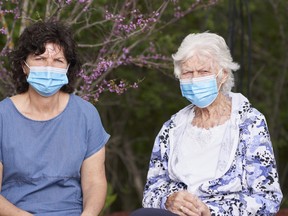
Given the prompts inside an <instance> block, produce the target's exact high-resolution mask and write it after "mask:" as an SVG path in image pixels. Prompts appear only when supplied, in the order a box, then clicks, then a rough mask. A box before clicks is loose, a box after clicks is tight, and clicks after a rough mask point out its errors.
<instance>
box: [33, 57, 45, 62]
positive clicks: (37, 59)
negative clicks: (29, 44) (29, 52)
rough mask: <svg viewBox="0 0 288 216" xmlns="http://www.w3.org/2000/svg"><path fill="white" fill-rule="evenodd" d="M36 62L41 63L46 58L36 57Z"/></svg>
mask: <svg viewBox="0 0 288 216" xmlns="http://www.w3.org/2000/svg"><path fill="white" fill-rule="evenodd" d="M34 60H36V61H41V60H44V58H43V57H41V56H35V58H34Z"/></svg>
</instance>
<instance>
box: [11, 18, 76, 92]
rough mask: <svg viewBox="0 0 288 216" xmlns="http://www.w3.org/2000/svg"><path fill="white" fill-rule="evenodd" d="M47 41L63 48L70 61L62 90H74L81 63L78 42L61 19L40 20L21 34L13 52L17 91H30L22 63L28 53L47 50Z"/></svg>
mask: <svg viewBox="0 0 288 216" xmlns="http://www.w3.org/2000/svg"><path fill="white" fill-rule="evenodd" d="M46 43H54V44H57V45H59V46H60V47H61V48H62V49H63V53H64V56H65V58H66V60H67V62H68V63H69V69H68V72H67V77H68V84H66V85H64V86H63V87H62V88H61V89H60V90H61V91H63V92H66V93H72V92H73V91H74V88H75V87H74V83H75V80H76V76H77V73H78V72H79V70H80V67H81V64H80V61H79V59H78V56H77V52H76V47H77V44H76V42H75V41H74V39H73V35H72V32H71V29H70V27H69V26H68V25H65V24H64V23H62V22H60V21H55V20H48V21H38V22H36V23H34V24H32V25H30V26H28V27H27V28H26V29H25V30H24V31H23V33H22V34H21V36H20V38H19V41H18V45H17V46H16V48H15V49H14V51H13V52H12V53H11V69H12V76H13V80H14V82H15V85H16V91H17V93H24V92H27V91H28V87H29V84H28V82H27V80H26V75H25V74H24V73H23V68H22V65H23V63H24V61H25V60H26V59H27V57H28V55H30V54H36V55H40V54H43V53H44V52H45V45H46Z"/></svg>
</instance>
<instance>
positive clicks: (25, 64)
mask: <svg viewBox="0 0 288 216" xmlns="http://www.w3.org/2000/svg"><path fill="white" fill-rule="evenodd" d="M24 64H25V65H26V66H27V67H28V68H29V69H30V66H29V65H28V64H27V62H26V61H24ZM23 71H24V74H25V75H26V78H27V77H28V75H27V74H28V72H27V73H26V72H25V69H24V67H23Z"/></svg>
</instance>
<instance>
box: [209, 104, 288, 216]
mask: <svg viewBox="0 0 288 216" xmlns="http://www.w3.org/2000/svg"><path fill="white" fill-rule="evenodd" d="M236 155H237V157H238V158H242V172H243V173H242V176H241V179H242V183H241V185H242V189H241V188H240V189H241V190H240V191H238V193H232V194H231V193H227V194H219V195H216V196H213V198H211V197H210V199H207V200H206V203H207V205H208V206H209V208H210V209H211V214H212V215H213V216H216V215H217V216H224V215H234V216H235V215H241V216H242V215H263V216H264V215H265V216H267V215H275V214H276V213H277V212H278V210H279V207H280V203H281V199H282V193H281V190H280V186H279V182H278V174H277V168H276V162H275V158H274V154H273V148H272V144H271V141H270V135H269V131H268V127H267V124H266V120H265V118H264V116H263V115H262V114H261V113H259V112H258V111H257V110H255V109H250V111H249V112H248V115H247V118H245V121H244V122H243V124H241V126H240V145H239V148H238V150H237V152H236ZM236 163H238V165H239V161H237V160H235V161H234V163H233V165H232V167H231V169H230V171H228V173H233V172H236V173H237V169H234V168H233V167H235V166H238V165H237V164H236ZM231 175H233V174H231ZM234 175H235V173H234ZM237 180H239V178H238V179H237V178H235V179H233V178H231V177H229V181H237ZM221 182H222V184H223V183H224V184H225V177H224V178H222V179H221ZM229 183H231V182H229ZM227 192H228V191H227Z"/></svg>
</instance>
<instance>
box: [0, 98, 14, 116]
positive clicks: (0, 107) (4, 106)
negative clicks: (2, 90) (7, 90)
mask: <svg viewBox="0 0 288 216" xmlns="http://www.w3.org/2000/svg"><path fill="white" fill-rule="evenodd" d="M11 105H12V103H11V99H10V98H9V97H6V98H4V99H3V100H1V101H0V112H1V113H2V112H4V111H7V110H8V108H9V107H11Z"/></svg>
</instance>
